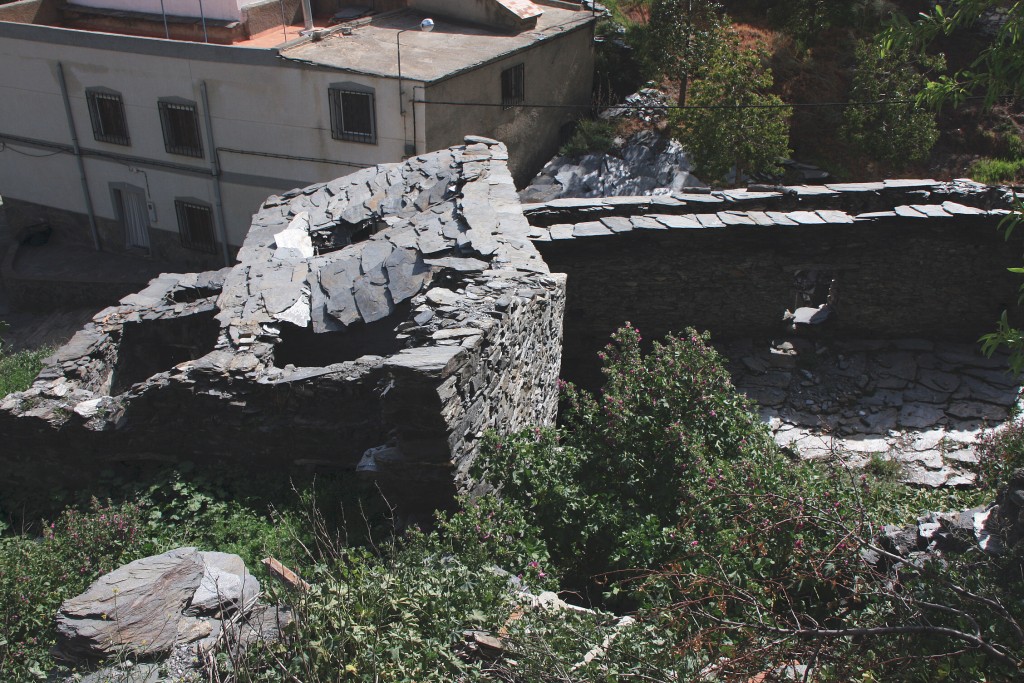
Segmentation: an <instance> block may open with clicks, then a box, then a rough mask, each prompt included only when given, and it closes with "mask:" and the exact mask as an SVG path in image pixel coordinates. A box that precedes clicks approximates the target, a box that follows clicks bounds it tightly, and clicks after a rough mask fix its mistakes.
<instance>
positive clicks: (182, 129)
mask: <svg viewBox="0 0 1024 683" xmlns="http://www.w3.org/2000/svg"><path fill="white" fill-rule="evenodd" d="M158 105H159V108H160V125H161V126H162V127H163V129H164V149H166V150H167V153H168V154H181V155H183V156H188V157H202V156H203V140H202V138H201V136H200V132H199V111H198V109H197V108H196V103H195V102H189V101H187V100H180V99H178V98H173V99H165V100H160V101H159V102H158Z"/></svg>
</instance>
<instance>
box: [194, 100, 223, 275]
mask: <svg viewBox="0 0 1024 683" xmlns="http://www.w3.org/2000/svg"><path fill="white" fill-rule="evenodd" d="M199 92H200V94H201V95H202V98H203V118H204V119H206V142H207V144H208V145H209V146H210V174H211V175H212V176H213V201H214V205H215V206H216V210H215V211H214V213H213V218H214V220H215V221H216V222H217V233H218V234H219V235H220V250H221V256H222V257H223V258H224V265H225V266H230V265H231V256H230V255H228V231H227V227H226V226H225V222H224V198H223V196H222V195H221V193H220V175H221V174H220V156H219V154H218V153H217V144H216V143H215V142H214V140H213V117H212V116H211V115H210V98H209V97H208V96H207V94H206V81H200V82H199Z"/></svg>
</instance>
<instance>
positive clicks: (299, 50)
mask: <svg viewBox="0 0 1024 683" xmlns="http://www.w3.org/2000/svg"><path fill="white" fill-rule="evenodd" d="M365 1H366V2H368V3H369V2H373V5H374V7H370V8H363V9H359V8H357V7H349V6H345V5H347V4H348V0H321V1H320V3H319V4H318V5H317V6H316V7H315V8H314V11H313V13H312V15H313V20H314V21H315V24H316V26H317V27H318V28H315V29H314V30H313V31H312V32H311V33H307V35H299V30H300V29H301V28H302V24H301V21H300V23H299V24H298V25H291V22H292V21H293V20H296V19H301V18H302V15H303V13H302V10H301V8H300V7H299V5H298V0H262V1H261V2H255V3H246V2H245V1H244V0H202V3H201V4H200V1H199V0H76V3H75V4H64V3H60V2H58V0H18V1H17V2H13V3H9V4H6V5H0V196H3V198H4V203H5V207H6V209H7V213H8V218H9V220H10V221H11V223H12V225H15V226H18V225H26V224H30V223H33V222H37V221H40V220H45V221H47V222H48V223H49V224H50V225H52V226H54V228H55V229H57V230H58V231H60V233H61V236H62V239H65V240H67V239H80V240H81V242H82V244H83V245H86V246H90V247H91V246H95V244H96V243H98V244H99V246H100V248H102V249H103V250H107V251H124V250H128V251H133V252H137V253H140V254H144V255H145V254H148V255H151V256H152V257H153V258H157V259H160V260H163V261H169V262H173V263H175V264H177V265H180V266H181V267H186V268H207V267H212V266H218V265H220V264H221V263H222V262H224V261H227V260H229V259H231V257H233V255H234V252H235V250H236V249H237V246H238V245H240V244H241V242H242V240H243V238H244V236H245V233H246V231H247V229H248V227H249V222H250V218H251V215H252V213H253V212H254V211H255V210H256V208H258V206H259V205H260V203H261V202H262V201H263V199H265V198H266V197H267V196H268V195H271V194H274V193H278V192H282V191H284V190H287V189H290V188H294V187H302V186H305V185H308V184H310V183H313V182H316V181H322V180H325V179H329V178H333V177H337V176H340V175H344V174H346V173H349V172H351V171H352V170H354V169H357V168H362V167H366V166H370V165H374V164H377V163H383V162H393V161H397V160H400V159H402V158H404V157H407V156H410V155H414V154H419V153H423V152H426V151H428V150H433V149H439V148H443V147H447V146H449V145H452V144H456V143H459V142H460V141H461V140H462V138H463V136H464V135H466V134H470V133H475V134H479V135H484V136H488V137H493V138H497V139H500V140H502V141H503V142H505V143H506V144H507V145H508V147H509V150H510V155H511V160H510V166H511V169H512V171H513V173H514V174H515V175H516V177H517V180H519V181H520V182H522V181H523V180H525V179H526V178H527V177H528V176H529V174H530V173H532V172H533V171H535V170H536V169H537V168H539V166H540V165H541V164H542V163H543V161H544V160H545V159H546V158H547V157H548V156H550V155H551V154H552V153H553V151H554V149H555V147H556V146H557V144H558V137H559V133H560V128H561V127H562V125H563V124H564V123H565V122H566V121H568V120H570V119H571V118H573V116H574V115H576V114H578V113H579V112H580V109H579V108H580V107H581V106H582V107H585V106H586V105H587V104H588V103H589V101H590V88H591V78H592V71H593V48H592V42H593V26H594V17H593V16H592V15H591V13H589V12H587V11H584V10H581V9H580V8H579V7H578V6H576V5H574V4H569V3H565V2H560V1H558V0H539V1H537V2H529V1H528V0H365ZM161 7H163V8H164V9H166V11H167V12H172V8H173V11H174V12H178V13H179V14H177V15H172V14H163V13H162V11H161ZM200 7H202V10H201V13H200ZM182 15H187V16H182ZM332 15H334V16H335V17H336V20H338V19H340V20H342V21H343V23H339V24H336V25H334V26H331V27H330V28H327V23H328V21H327V19H329V18H330V17H331V16H332ZM360 15H363V16H360ZM282 17H285V18H286V19H287V20H288V24H285V23H282ZM427 17H429V18H431V19H432V20H433V22H434V28H433V31H431V32H429V33H428V32H424V31H421V30H419V28H420V24H421V22H422V21H423V20H424V19H425V18H427ZM325 18H326V19H325ZM196 41H204V42H196ZM524 105H526V106H524ZM538 105H539V106H538Z"/></svg>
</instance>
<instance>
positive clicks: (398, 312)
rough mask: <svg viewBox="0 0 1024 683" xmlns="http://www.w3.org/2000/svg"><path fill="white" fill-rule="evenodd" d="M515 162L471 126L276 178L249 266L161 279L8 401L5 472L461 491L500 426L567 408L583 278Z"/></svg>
mask: <svg viewBox="0 0 1024 683" xmlns="http://www.w3.org/2000/svg"><path fill="white" fill-rule="evenodd" d="M506 159H507V153H506V151H505V148H504V146H503V145H501V144H500V143H497V142H495V141H493V140H487V139H483V138H467V140H466V145H464V146H460V147H454V148H451V149H448V150H443V151H440V152H436V153H432V154H427V155H423V156H419V157H414V158H411V159H409V160H408V161H406V162H405V163H401V164H392V165H387V166H378V167H376V168H371V169H365V170H363V171H360V172H358V173H355V174H353V175H350V176H347V177H345V178H340V179H338V180H334V181H331V182H329V183H324V184H319V185H313V186H310V187H307V188H304V189H300V190H294V191H291V192H288V193H286V194H284V195H282V196H275V197H271V198H270V199H268V200H267V201H266V202H265V203H264V204H263V206H262V207H261V208H260V210H259V212H258V213H257V214H256V215H255V216H254V218H253V223H252V227H251V229H250V231H249V234H248V236H247V239H246V241H245V243H244V245H243V247H242V249H241V250H240V252H239V254H238V261H239V263H238V264H237V265H236V266H234V267H233V268H230V269H225V270H222V271H219V272H213V273H200V274H190V275H172V274H165V275H162V276H161V277H159V278H157V279H155V280H153V281H152V282H151V283H150V285H149V286H148V287H147V288H146V289H144V290H143V291H141V292H139V293H137V294H133V295H130V296H128V297H126V298H125V299H123V300H122V301H121V303H120V305H118V306H114V307H111V308H107V309H105V310H103V311H101V312H100V313H98V314H97V315H96V317H95V318H94V320H93V322H92V323H91V324H89V325H87V326H86V327H85V329H83V330H82V331H80V332H79V333H78V334H76V335H75V337H74V338H73V339H72V340H71V342H69V343H68V344H67V345H66V346H64V347H63V348H61V349H59V350H58V351H57V352H56V353H55V354H54V356H53V357H52V358H50V359H49V361H48V363H47V366H46V368H45V369H44V370H43V372H42V373H41V374H40V376H39V378H38V379H37V381H36V382H35V384H34V385H33V386H32V387H31V388H30V389H29V390H28V391H26V392H23V393H20V394H14V395H11V396H9V397H8V398H7V399H5V400H4V401H3V403H2V405H0V434H2V435H3V443H4V447H3V449H2V451H0V469H2V471H3V472H4V473H5V474H4V477H3V482H2V484H3V486H4V487H6V488H17V487H25V486H28V487H32V488H37V487H39V486H40V483H41V482H49V483H64V484H79V483H81V482H83V480H85V479H86V478H87V477H88V474H89V473H92V472H96V471H99V470H101V469H103V468H109V467H112V466H115V465H117V464H118V463H124V462H138V461H146V460H157V461H167V462H174V461H182V460H189V461H193V462H195V463H197V464H200V465H202V464H208V463H217V464H227V465H234V466H236V467H240V468H244V469H240V470H239V471H242V472H244V471H254V470H256V469H264V470H265V471H273V470H274V469H278V470H281V469H283V470H288V469H292V468H296V467H299V468H305V469H309V468H325V469H333V470H339V469H340V470H354V471H363V472H367V473H371V474H373V475H374V476H376V477H378V478H379V479H380V480H381V482H382V483H383V484H384V485H386V486H388V487H389V488H390V491H391V492H392V495H395V496H398V497H400V498H401V500H403V501H404V502H405V503H406V504H407V505H408V506H409V507H413V508H415V507H419V506H424V507H434V506H441V505H444V504H445V503H446V502H449V501H450V500H451V498H452V495H453V494H454V492H455V490H456V482H458V481H459V480H460V479H461V476H462V475H463V473H464V472H465V469H466V468H467V467H468V465H469V462H470V461H471V459H472V456H473V455H474V454H475V452H476V449H477V444H478V440H479V438H480V436H481V435H482V434H483V432H484V430H485V429H487V428H488V427H490V426H500V427H501V428H502V429H505V430H514V429H519V428H522V427H525V426H527V425H532V424H542V425H545V424H552V423H553V421H554V418H555V408H556V402H557V389H556V379H557V377H558V367H559V362H560V358H561V337H562V316H563V308H564V298H565V277H564V276H562V275H557V274H551V273H550V272H549V271H548V268H547V266H546V265H545V263H544V262H543V261H542V260H541V258H540V256H539V254H538V253H537V251H536V249H535V248H534V246H533V244H532V243H531V242H530V241H529V240H528V239H527V233H528V232H529V230H530V226H529V225H528V223H527V222H526V219H525V218H524V217H523V214H522V211H521V209H520V206H519V201H518V199H517V197H516V192H515V187H514V186H513V183H512V178H511V176H510V174H509V172H508V170H507V168H506V165H505V160H506ZM44 485H45V484H44Z"/></svg>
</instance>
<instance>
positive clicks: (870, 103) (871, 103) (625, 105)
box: [413, 95, 1014, 111]
mask: <svg viewBox="0 0 1024 683" xmlns="http://www.w3.org/2000/svg"><path fill="white" fill-rule="evenodd" d="M984 99H987V98H986V97H985V96H984V95H972V96H970V97H965V98H964V100H984ZM996 99H1001V100H1012V99H1014V98H1013V96H1012V95H1003V96H1002V97H999V98H996ZM413 101H414V102H415V103H416V104H443V105H450V106H455V107H502V108H503V109H511V108H512V107H523V108H527V109H619V108H622V109H657V110H660V111H670V110H680V109H806V108H816V107H877V106H881V105H885V104H916V103H917V100H916V99H914V98H898V99H881V100H863V101H852V102H792V103H789V104H785V103H784V104H687V105H683V106H679V105H677V104H639V103H637V104H632V103H629V102H620V103H618V104H609V105H602V106H594V105H593V104H528V103H527V104H516V105H512V106H509V105H505V104H502V103H500V102H455V101H451V100H413ZM922 108H924V107H922Z"/></svg>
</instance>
